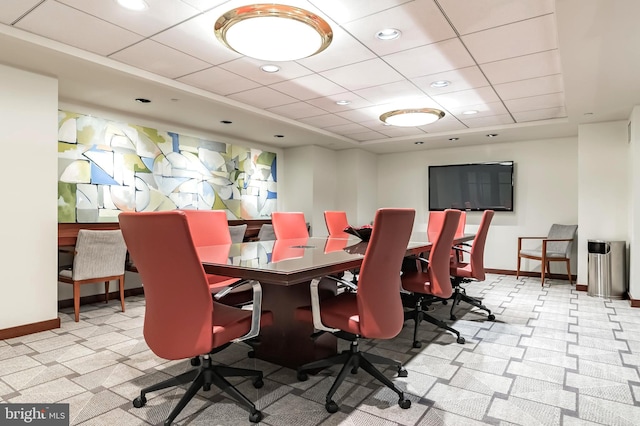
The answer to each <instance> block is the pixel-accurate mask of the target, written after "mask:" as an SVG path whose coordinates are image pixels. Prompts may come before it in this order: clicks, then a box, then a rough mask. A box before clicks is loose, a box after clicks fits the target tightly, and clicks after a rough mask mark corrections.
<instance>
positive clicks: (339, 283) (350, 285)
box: [322, 275, 358, 291]
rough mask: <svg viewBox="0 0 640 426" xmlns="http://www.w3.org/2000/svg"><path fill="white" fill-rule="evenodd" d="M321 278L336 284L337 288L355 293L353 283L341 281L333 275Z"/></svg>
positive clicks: (356, 288) (355, 286) (355, 287)
mask: <svg viewBox="0 0 640 426" xmlns="http://www.w3.org/2000/svg"><path fill="white" fill-rule="evenodd" d="M322 278H327V279H330V280H332V281H335V282H336V283H338V286H339V287H346V288H347V289H348V290H350V291H357V290H358V286H357V284H356V283H353V282H351V281H347V280H343V279H342V278H338V277H335V276H333V275H327V276H324V277H322Z"/></svg>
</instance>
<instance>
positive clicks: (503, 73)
mask: <svg viewBox="0 0 640 426" xmlns="http://www.w3.org/2000/svg"><path fill="white" fill-rule="evenodd" d="M480 68H482V71H483V72H484V74H485V75H486V76H487V78H488V79H489V81H490V82H491V84H494V85H496V84H501V83H508V82H511V81H518V80H525V79H528V78H535V77H544V76H546V75H553V74H560V73H561V72H562V67H561V65H560V54H559V52H558V50H548V51H546V52H540V53H534V54H531V55H525V56H521V57H518V58H511V59H505V60H502V61H497V62H490V63H487V64H483V65H481V66H480Z"/></svg>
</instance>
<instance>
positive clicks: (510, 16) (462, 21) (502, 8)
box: [438, 0, 555, 34]
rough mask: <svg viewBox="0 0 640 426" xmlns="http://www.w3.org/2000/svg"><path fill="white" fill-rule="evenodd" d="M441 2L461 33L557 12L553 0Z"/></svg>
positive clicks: (453, 0) (445, 0)
mask: <svg viewBox="0 0 640 426" xmlns="http://www.w3.org/2000/svg"><path fill="white" fill-rule="evenodd" d="M438 3H439V4H440V6H441V7H442V9H443V10H444V13H445V14H446V15H447V17H448V18H449V20H450V21H451V23H452V24H453V26H454V27H455V28H456V30H458V33H460V34H469V33H473V32H477V31H482V30H486V29H488V28H493V27H498V26H501V25H506V24H510V23H512V22H517V21H523V20H525V19H529V18H533V17H536V16H541V15H546V14H549V13H554V12H555V7H554V1H553V0H517V1H504V0H473V1H460V0H439V1H438Z"/></svg>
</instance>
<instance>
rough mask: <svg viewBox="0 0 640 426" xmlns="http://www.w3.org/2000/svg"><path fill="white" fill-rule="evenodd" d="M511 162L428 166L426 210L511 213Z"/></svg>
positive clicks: (512, 166) (512, 165)
mask: <svg viewBox="0 0 640 426" xmlns="http://www.w3.org/2000/svg"><path fill="white" fill-rule="evenodd" d="M513 168H514V164H513V161H496V162H491V163H475V164H452V165H448V166H429V210H445V209H458V210H468V211H482V210H495V211H507V212H512V211H513Z"/></svg>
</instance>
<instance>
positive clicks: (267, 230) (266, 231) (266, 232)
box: [258, 223, 276, 241]
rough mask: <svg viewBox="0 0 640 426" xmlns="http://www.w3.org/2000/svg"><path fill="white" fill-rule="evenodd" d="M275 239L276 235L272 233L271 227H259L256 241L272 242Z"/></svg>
mask: <svg viewBox="0 0 640 426" xmlns="http://www.w3.org/2000/svg"><path fill="white" fill-rule="evenodd" d="M275 239H276V233H275V232H274V231H273V225H271V224H269V223H265V224H264V225H262V226H261V227H260V231H259V232H258V241H273V240H275Z"/></svg>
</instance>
